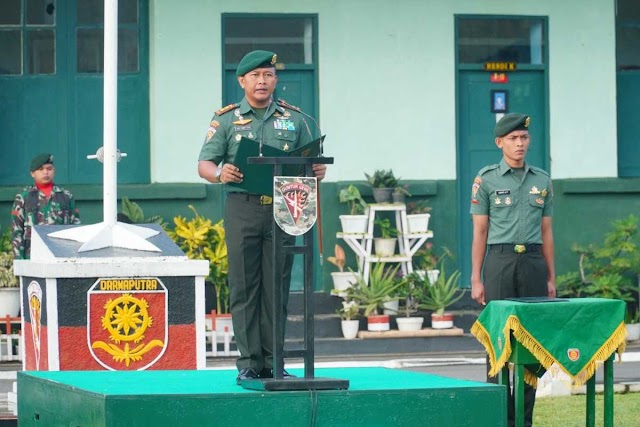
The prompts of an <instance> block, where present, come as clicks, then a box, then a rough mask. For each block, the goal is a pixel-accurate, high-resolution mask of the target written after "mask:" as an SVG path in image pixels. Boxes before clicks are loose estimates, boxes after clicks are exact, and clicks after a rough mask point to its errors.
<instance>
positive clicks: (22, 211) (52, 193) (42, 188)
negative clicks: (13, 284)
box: [11, 153, 80, 259]
mask: <svg viewBox="0 0 640 427" xmlns="http://www.w3.org/2000/svg"><path fill="white" fill-rule="evenodd" d="M30 170H31V177H32V178H33V181H34V185H30V186H27V187H25V188H24V189H23V190H22V191H21V192H20V193H18V194H17V195H16V198H15V201H14V203H13V210H12V211H11V244H12V247H13V255H14V257H15V258H16V259H29V257H30V255H31V227H32V226H34V225H42V224H80V215H79V214H78V209H76V202H75V200H74V199H73V195H72V194H71V193H70V192H69V191H67V190H65V189H63V188H61V187H58V186H57V185H54V184H53V178H54V176H55V174H56V169H55V167H54V166H53V156H52V155H51V154H48V153H43V154H38V155H37V156H35V157H34V158H33V159H32V160H31V165H30Z"/></svg>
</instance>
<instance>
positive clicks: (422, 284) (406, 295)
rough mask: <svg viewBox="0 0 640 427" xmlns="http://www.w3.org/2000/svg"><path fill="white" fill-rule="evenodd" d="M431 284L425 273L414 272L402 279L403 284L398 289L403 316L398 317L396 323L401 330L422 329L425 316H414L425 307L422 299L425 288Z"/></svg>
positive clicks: (400, 312)
mask: <svg viewBox="0 0 640 427" xmlns="http://www.w3.org/2000/svg"><path fill="white" fill-rule="evenodd" d="M430 285H431V284H430V283H429V281H428V280H427V279H426V278H425V276H424V275H420V274H418V273H416V272H413V273H411V274H409V275H408V276H406V277H405V278H404V279H403V280H402V286H400V288H399V289H398V295H399V296H400V301H401V305H400V310H399V314H402V315H403V317H397V318H396V323H397V324H398V330H400V331H419V330H421V329H422V324H423V322H424V317H421V316H412V315H413V314H415V313H417V312H418V310H419V309H420V308H425V307H424V306H423V305H422V304H421V303H420V301H421V300H422V298H423V295H424V292H425V289H426V287H427V286H430Z"/></svg>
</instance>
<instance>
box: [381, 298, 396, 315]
mask: <svg viewBox="0 0 640 427" xmlns="http://www.w3.org/2000/svg"><path fill="white" fill-rule="evenodd" d="M399 306H400V301H399V300H393V301H387V302H385V303H382V307H383V310H382V312H383V313H384V314H398V307H399Z"/></svg>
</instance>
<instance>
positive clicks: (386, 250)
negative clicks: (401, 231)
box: [373, 237, 398, 257]
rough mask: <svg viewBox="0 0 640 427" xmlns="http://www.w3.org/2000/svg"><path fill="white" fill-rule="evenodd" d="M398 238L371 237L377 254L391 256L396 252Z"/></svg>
mask: <svg viewBox="0 0 640 427" xmlns="http://www.w3.org/2000/svg"><path fill="white" fill-rule="evenodd" d="M397 241H398V239H396V238H395V237H394V238H391V239H383V238H382V237H376V238H375V239H373V245H374V247H375V252H376V255H377V256H380V257H382V256H393V254H394V253H395V252H396V242H397Z"/></svg>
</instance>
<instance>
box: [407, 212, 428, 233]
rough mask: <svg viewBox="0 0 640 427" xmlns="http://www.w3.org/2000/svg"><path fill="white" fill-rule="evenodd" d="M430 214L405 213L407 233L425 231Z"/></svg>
mask: <svg viewBox="0 0 640 427" xmlns="http://www.w3.org/2000/svg"><path fill="white" fill-rule="evenodd" d="M429 218H431V214H428V213H427V214H413V215H407V229H408V230H407V231H408V233H409V234H416V233H426V232H427V230H428V229H429Z"/></svg>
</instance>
